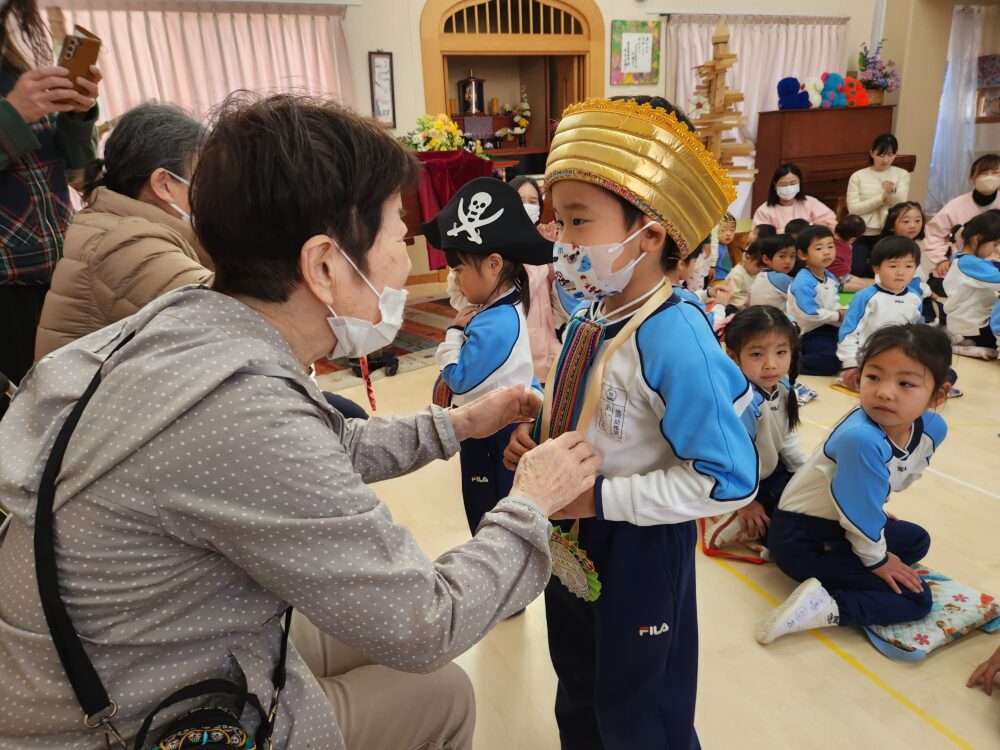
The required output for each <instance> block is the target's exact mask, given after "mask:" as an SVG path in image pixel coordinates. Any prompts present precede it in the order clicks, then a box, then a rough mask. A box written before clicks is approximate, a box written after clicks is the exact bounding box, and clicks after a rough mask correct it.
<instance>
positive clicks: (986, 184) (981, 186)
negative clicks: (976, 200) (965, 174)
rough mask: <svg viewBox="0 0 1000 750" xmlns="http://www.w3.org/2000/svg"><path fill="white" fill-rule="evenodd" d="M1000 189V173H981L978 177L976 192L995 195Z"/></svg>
mask: <svg viewBox="0 0 1000 750" xmlns="http://www.w3.org/2000/svg"><path fill="white" fill-rule="evenodd" d="M997 190H1000V175H993V174H981V175H979V177H977V178H976V192H977V193H979V194H980V195H993V193H995V192H996V191H997Z"/></svg>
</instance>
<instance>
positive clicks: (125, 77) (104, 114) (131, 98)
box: [47, 0, 354, 120]
mask: <svg viewBox="0 0 1000 750" xmlns="http://www.w3.org/2000/svg"><path fill="white" fill-rule="evenodd" d="M47 4H48V5H51V6H58V7H59V8H61V9H62V11H63V14H64V17H65V21H66V28H67V29H70V30H71V29H72V28H73V25H74V24H80V25H81V26H84V27H85V28H87V29H89V30H90V31H92V32H94V33H95V34H97V35H98V36H99V37H101V39H102V40H103V41H104V47H103V49H102V51H101V59H100V65H101V67H102V70H103V73H104V83H103V85H102V92H101V109H102V111H101V119H102V120H106V119H111V118H113V117H116V116H118V115H120V114H122V113H124V112H125V111H127V110H128V109H130V108H131V107H134V106H135V105H137V104H140V103H141V102H143V101H146V100H149V99H156V100H157V101H161V102H172V103H174V104H178V105H180V106H181V107H184V108H185V109H187V110H189V111H191V112H192V113H193V114H195V115H196V116H202V115H204V114H205V113H207V112H209V111H210V110H211V109H212V108H213V107H214V106H215V105H217V104H218V103H219V102H221V101H222V100H223V99H224V98H225V97H226V95H227V94H229V93H230V92H232V91H235V90H237V89H249V90H252V91H258V92H262V93H271V92H283V91H296V92H302V93H308V94H312V95H317V96H323V97H326V98H333V99H336V100H338V101H340V102H341V103H343V104H346V105H348V106H354V88H353V84H352V79H351V69H350V62H349V59H348V54H347V40H346V37H345V36H344V28H343V18H344V12H345V8H344V7H343V6H331V5H287V4H267V3H239V2H215V3H212V2H198V3H193V2H184V1H183V0H182V1H181V2H140V1H139V0H49V2H48V3H47ZM60 41H61V40H60Z"/></svg>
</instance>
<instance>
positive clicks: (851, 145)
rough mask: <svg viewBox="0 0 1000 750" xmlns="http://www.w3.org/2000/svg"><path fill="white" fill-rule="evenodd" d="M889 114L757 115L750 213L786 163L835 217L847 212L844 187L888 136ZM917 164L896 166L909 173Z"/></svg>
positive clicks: (901, 159)
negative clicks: (798, 171) (876, 142)
mask: <svg viewBox="0 0 1000 750" xmlns="http://www.w3.org/2000/svg"><path fill="white" fill-rule="evenodd" d="M892 111H893V107H860V108H855V109H846V108H845V109H783V110H778V111H777V112H761V113H760V115H759V117H760V119H759V121H758V125H757V164H756V166H757V178H756V179H755V180H754V183H753V205H752V206H751V209H750V210H751V212H753V211H756V210H757V207H758V206H759V205H760V204H761V203H764V202H765V201H766V200H767V191H768V188H769V186H770V182H771V176H772V175H773V174H774V170H775V169H777V168H778V166H779V165H781V164H786V163H788V162H792V163H794V164H795V165H796V166H798V168H799V169H801V170H802V188H803V190H804V191H805V193H806V194H807V195H812V196H814V197H816V198H819V199H820V200H821V201H823V202H824V203H825V204H826V205H828V206H829V207H830V208H831V209H833V210H834V211H837V209H838V207H840V208H843V210H845V211H846V202H845V201H844V200H843V199H844V198H845V196H846V195H847V182H848V180H849V179H850V177H851V175H852V174H853V173H854V172H856V171H857V170H859V169H864V168H865V167H867V166H868V152H869V150H870V149H871V145H872V141H873V140H875V136H877V135H880V134H882V133H891V132H892ZM905 147H906V144H905V143H901V144H900V148H905ZM916 163H917V157H916V156H913V155H899V156H897V157H896V161H895V166H897V167H901V168H902V169H905V170H907V171H909V172H912V171H913V168H914V166H915V165H916Z"/></svg>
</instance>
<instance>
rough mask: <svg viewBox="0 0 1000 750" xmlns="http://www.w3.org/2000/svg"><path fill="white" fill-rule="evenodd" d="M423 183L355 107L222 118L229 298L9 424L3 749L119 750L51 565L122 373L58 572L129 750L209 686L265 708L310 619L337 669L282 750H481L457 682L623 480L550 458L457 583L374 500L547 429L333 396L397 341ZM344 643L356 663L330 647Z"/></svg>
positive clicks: (92, 348)
mask: <svg viewBox="0 0 1000 750" xmlns="http://www.w3.org/2000/svg"><path fill="white" fill-rule="evenodd" d="M416 174H417V163H416V161H415V160H414V158H413V156H412V154H410V153H409V152H408V151H406V150H405V149H404V148H403V147H402V146H400V145H399V144H398V143H396V141H395V140H394V139H393V138H392V137H391V136H390V135H388V134H387V133H386V132H385V130H384V129H383V128H382V127H381V126H379V125H378V124H377V123H375V122H373V121H371V120H365V119H362V118H360V117H359V116H357V115H356V114H354V113H352V112H351V111H350V110H347V109H344V108H342V107H340V106H338V105H336V104H332V103H325V102H317V101H314V100H309V99H303V98H298V97H293V96H287V95H285V96H275V97H271V98H268V99H265V100H262V101H256V100H247V99H245V98H244V97H235V98H233V99H231V100H230V101H229V102H227V103H226V104H225V105H223V108H222V110H221V112H220V115H219V117H218V121H217V122H216V124H215V126H214V128H213V129H212V133H211V135H210V136H209V137H208V139H207V141H206V142H205V145H204V147H203V149H202V152H201V156H200V160H199V164H198V169H197V171H196V172H195V175H194V179H193V185H192V193H191V206H192V214H193V216H194V227H195V231H196V232H197V234H198V237H199V239H200V240H201V243H202V245H203V247H204V248H205V249H206V251H207V252H208V253H209V255H210V256H211V257H212V259H213V261H214V263H215V268H216V277H215V281H214V284H213V289H206V288H204V287H195V286H190V287H184V288H182V289H177V290H174V291H172V292H169V293H167V294H165V295H163V296H162V297H160V298H159V299H157V300H155V301H153V302H151V303H150V304H148V305H147V306H146V307H145V308H143V309H142V310H141V311H140V312H138V313H136V314H135V315H133V316H131V317H129V318H126V319H125V320H123V321H120V322H118V323H115V324H113V325H111V326H108V327H107V328H104V329H102V330H100V331H98V332H96V333H94V334H91V335H90V336H87V337H85V338H83V339H79V340H77V341H75V342H74V343H72V344H69V345H68V346H65V347H63V348H62V349H60V350H58V351H57V352H55V353H53V354H52V355H51V356H49V357H46V358H44V359H42V360H41V361H40V362H39V363H38V364H37V365H36V366H35V368H34V369H33V370H32V372H31V374H30V375H29V376H28V377H27V378H26V379H25V382H24V383H23V385H22V387H21V388H20V389H19V390H18V393H17V395H16V396H15V397H14V399H13V401H12V403H11V407H10V412H9V414H8V417H7V418H6V419H4V420H3V421H2V422H0V444H3V446H4V451H3V452H2V453H0V504H2V505H3V506H5V507H6V508H7V509H8V510H10V512H11V516H12V517H11V519H10V520H9V521H8V522H7V524H6V525H5V526H4V527H3V529H4V536H3V537H2V539H0V570H3V571H4V573H3V575H2V576H0V674H3V675H4V679H3V680H2V681H0V705H2V706H3V711H2V712H0V745H2V746H5V747H6V746H12V747H13V746H16V747H19V748H25V749H29V748H30V749H34V748H43V747H59V748H79V749H81V750H82V749H86V750H96V748H98V747H104V746H105V745H104V744H103V735H102V733H101V732H100V731H98V732H91V731H89V730H87V729H86V728H85V727H84V725H83V723H82V722H81V721H80V707H79V705H78V703H77V701H76V698H75V697H74V694H73V691H72V690H71V688H70V685H69V682H68V681H66V680H65V679H63V678H64V672H63V669H62V666H61V664H60V661H59V658H58V656H57V654H56V651H55V649H54V648H53V643H52V641H51V640H50V638H49V637H48V635H47V632H48V629H47V626H46V620H45V618H44V616H43V612H42V608H41V604H40V600H39V593H38V588H37V582H36V575H35V566H34V565H33V564H32V560H33V553H32V549H33V537H34V523H35V518H36V514H35V508H36V505H37V504H38V498H37V488H38V486H39V483H38V474H39V472H40V471H41V466H43V465H44V464H45V462H46V459H47V458H48V455H49V451H50V448H51V445H52V440H51V438H52V436H53V434H54V433H55V432H56V431H59V430H61V429H62V426H63V422H64V420H65V419H66V415H67V412H68V411H69V410H70V408H71V406H72V405H73V404H74V403H76V402H77V401H78V400H79V399H80V398H81V394H83V393H84V390H85V389H86V388H87V386H88V383H91V382H93V379H94V376H95V373H97V372H98V371H100V372H102V374H103V379H102V380H101V381H100V384H99V385H98V386H97V388H96V391H94V392H93V396H92V398H91V400H90V401H89V403H88V404H87V406H86V408H85V409H84V410H83V413H82V417H81V418H80V420H79V424H78V425H77V427H76V430H75V432H74V434H73V437H72V439H71V440H70V441H69V443H68V447H67V449H66V452H65V456H64V458H63V460H62V468H61V472H60V473H59V482H58V484H57V485H56V491H55V498H54V501H55V503H54V504H55V508H56V510H55V527H56V530H57V531H58V534H57V537H58V539H57V542H58V543H57V545H56V547H57V550H56V553H57V554H56V563H57V566H58V570H59V582H58V583H59V586H60V590H61V591H62V597H63V599H64V601H66V602H67V605H68V609H69V614H70V616H71V619H72V621H73V624H74V625H75V626H76V629H77V630H78V631H79V632H80V634H81V636H82V637H83V638H84V639H85V643H86V646H85V650H86V651H87V652H88V654H89V658H90V660H91V661H92V662H93V663H94V666H95V668H96V671H97V673H98V675H99V676H100V677H101V678H102V679H103V681H104V684H105V685H106V687H107V688H108V692H109V694H110V696H111V697H112V698H113V699H114V700H116V701H117V702H118V711H117V715H116V717H115V720H114V722H115V724H116V726H117V728H118V730H119V731H120V732H121V733H122V734H123V735H124V736H125V738H126V740H128V739H130V738H132V737H134V736H135V734H136V732H137V728H138V726H139V722H140V720H141V719H142V717H143V716H145V715H146V714H147V713H149V712H150V710H151V709H152V708H153V707H154V706H155V705H156V704H157V703H158V702H159V701H161V700H162V699H163V698H164V697H165V696H167V695H168V694H170V693H172V692H173V691H175V690H177V689H179V688H181V687H184V686H189V685H191V684H192V683H194V682H197V681H198V680H202V679H205V678H209V677H213V678H219V677H228V678H229V679H231V680H232V679H238V678H240V677H242V678H243V679H245V680H246V684H247V686H248V688H249V690H250V691H251V692H252V693H254V694H256V695H258V696H261V698H262V699H264V700H265V701H266V698H267V696H269V695H270V694H271V692H272V683H271V676H272V670H273V668H274V666H275V662H276V660H277V658H278V652H279V643H280V640H281V639H280V632H281V627H280V620H281V619H282V617H281V615H282V613H283V612H284V610H285V609H286V607H287V606H288V605H290V604H291V605H294V606H295V607H296V609H297V610H298V613H297V614H296V620H297V621H298V622H299V623H300V624H301V625H304V626H305V630H306V631H307V636H308V637H302V638H300V637H299V635H298V634H295V635H293V640H294V641H295V642H296V643H303V644H305V645H306V648H307V651H309V650H312V651H313V652H314V653H311V654H308V653H307V654H306V656H307V658H308V659H309V662H310V663H309V665H308V666H307V664H306V662H305V661H303V657H302V655H300V654H299V652H298V651H297V650H296V649H294V648H291V649H289V655H288V665H287V674H288V678H287V682H286V684H285V686H284V690H283V691H282V693H281V700H280V703H279V705H278V711H277V724H276V726H275V731H274V746H275V747H279V748H304V747H314V748H323V749H324V750H339V749H340V748H344V747H351V748H404V747H405V748H416V747H425V746H427V747H431V748H460V749H466V748H469V747H471V735H472V726H473V724H474V709H473V700H474V699H473V697H472V692H471V685H470V684H469V682H468V679H467V678H465V676H464V674H462V673H461V671H460V670H459V669H458V667H455V666H453V665H449V664H448V662H449V661H450V660H451V659H452V658H454V657H455V656H457V655H458V654H460V653H462V652H463V651H465V650H466V649H468V648H469V647H471V646H472V645H474V644H475V643H477V642H478V641H479V640H480V639H481V638H482V637H483V636H484V635H485V634H486V633H487V632H488V631H489V630H490V628H492V627H493V626H494V625H496V624H497V623H498V622H501V621H502V620H503V619H505V618H506V617H507V616H509V615H510V614H512V613H514V612H516V611H517V610H519V609H521V608H522V607H524V606H525V605H527V604H528V603H529V602H530V601H532V600H533V599H534V598H535V597H537V596H538V595H539V594H540V593H541V592H542V590H543V588H544V587H545V585H546V584H547V583H548V581H549V578H550V571H551V559H550V555H549V546H548V539H549V535H550V533H551V525H550V523H549V521H548V517H549V516H553V517H555V518H559V517H560V514H559V510H560V509H561V508H563V507H564V506H565V505H567V504H568V503H570V502H571V501H572V500H573V499H574V498H576V497H577V496H578V495H580V494H582V493H583V492H585V491H591V490H592V488H593V485H594V481H595V478H596V471H597V469H598V467H599V464H600V459H599V458H598V457H597V456H596V454H595V451H594V449H593V447H592V446H590V445H589V444H587V443H585V442H583V441H582V438H581V436H580V435H579V434H577V433H570V434H568V435H566V436H562V437H561V438H560V439H558V440H555V441H550V442H548V443H546V444H545V445H542V446H540V447H539V448H538V449H537V450H535V451H533V452H531V453H528V454H527V456H526V460H525V459H522V462H521V466H519V467H518V472H517V475H516V476H515V479H514V488H513V492H512V494H511V496H510V497H509V498H507V499H506V500H503V501H502V502H500V503H499V504H498V505H497V507H496V508H495V509H494V510H493V511H492V512H490V513H488V514H486V516H485V517H484V519H483V522H482V524H481V525H480V527H479V530H478V532H477V534H476V536H475V538H473V539H472V540H470V541H468V542H466V543H465V544H463V545H461V546H459V547H456V548H455V549H452V550H450V551H449V552H446V553H445V554H443V555H441V556H440V557H439V558H438V559H437V560H431V559H429V558H427V557H426V556H425V555H424V553H423V552H422V551H421V549H420V547H419V546H418V545H417V543H416V541H415V540H414V538H413V536H412V535H411V534H410V532H409V531H408V530H407V529H406V528H404V527H402V526H398V525H395V524H394V523H393V522H392V518H391V516H390V514H389V511H388V509H387V508H386V506H385V505H384V504H383V503H382V502H381V501H380V500H379V499H378V497H377V495H376V494H375V493H374V492H373V491H372V489H371V488H370V486H369V484H370V483H372V482H377V481H381V480H384V479H388V478H390V477H394V476H399V475H402V474H406V473H408V472H411V471H414V470H415V469H417V468H419V467H420V466H422V465H424V464H426V463H428V462H430V461H432V460H434V459H439V458H447V457H449V456H451V455H453V454H454V453H455V452H456V451H457V450H458V443H459V441H461V440H463V439H465V438H469V437H484V436H486V435H490V434H493V433H495V432H496V431H497V430H498V429H500V427H502V426H504V425H506V424H509V423H511V422H514V421H521V420H526V419H530V418H531V417H533V416H534V415H535V413H536V411H537V409H538V408H539V403H538V399H537V397H531V396H528V395H527V394H526V393H525V392H524V391H523V389H521V388H520V387H518V388H509V389H500V390H497V391H494V392H493V393H491V394H488V395H486V396H484V397H482V398H481V399H479V400H477V401H474V402H472V403H470V404H467V405H465V406H462V407H459V408H455V409H452V410H450V411H445V410H442V409H439V408H437V407H431V408H429V409H427V410H425V411H423V412H421V413H419V414H417V415H416V416H414V417H398V418H373V419H371V420H368V421H363V420H346V419H344V418H343V417H342V416H341V415H340V414H339V413H338V412H336V411H335V410H333V409H332V408H330V407H329V405H328V404H327V402H326V400H325V399H324V398H323V396H322V394H321V393H320V392H319V390H318V389H317V387H316V385H315V384H314V383H313V381H312V380H311V379H310V378H309V376H308V374H307V368H308V367H309V366H310V365H311V364H312V362H314V361H315V360H316V359H318V358H319V357H320V356H323V355H324V354H328V353H330V352H333V353H334V355H335V356H362V355H364V354H366V353H368V352H371V351H373V350H375V349H378V348H380V347H382V346H385V345H386V344H387V343H388V342H389V341H391V340H392V338H393V336H394V335H395V332H396V331H397V330H398V328H399V326H400V324H401V322H402V313H403V305H404V302H405V292H403V291H400V288H401V287H402V285H403V283H404V282H405V281H406V278H407V276H408V274H409V268H410V263H409V259H408V256H407V253H406V246H405V244H404V242H403V237H404V236H405V234H406V226H405V224H404V223H403V221H402V218H401V212H402V200H401V197H400V196H401V190H402V189H403V187H405V186H407V185H409V184H412V182H413V180H414V179H415V177H416ZM129 337H131V338H129ZM70 424H72V423H70ZM437 501H439V498H438V497H437V496H434V497H432V498H429V499H426V500H424V502H437ZM414 502H418V501H417V500H416V499H414ZM456 507H457V506H456ZM306 618H308V620H307V619H306ZM310 623H311V624H310ZM310 629H312V632H311V634H310V633H309V631H310ZM317 631H318V632H317ZM334 639H337V641H339V642H340V643H341V644H342V646H341V648H340V652H342V653H343V658H340V657H338V658H336V659H333V660H331V659H330V658H329V657H331V656H334V655H336V654H337V653H338V651H337V649H336V648H333V647H331V648H325V647H324V648H321V649H320V648H315V649H313V648H312V646H311V644H312V643H313V642H314V641H317V640H318V641H319V642H320V644H327V641H329V643H330V644H332V643H333V642H334ZM377 665H384V666H377ZM309 667H311V668H312V671H310V669H309ZM442 668H443V669H442ZM397 669H398V670H405V671H410V672H433V674H429V675H407V674H402V673H400V672H397V671H394V670H397ZM435 670H438V671H435ZM314 673H315V674H316V675H317V676H316V677H314ZM177 713H178V712H176V711H174V710H170V711H167V712H164V716H163V717H162V719H171V718H174V717H176V716H177ZM245 717H246V718H245V721H246V723H247V725H248V728H250V729H251V730H252V729H253V728H254V727H255V725H256V723H257V722H256V720H255V719H254V718H252V717H251V714H250V712H247V713H246V714H245ZM161 727H162V720H158V721H157V722H156V723H155V724H154V732H153V737H154V739H153V741H154V742H155V737H156V735H157V730H158V729H159V728H161Z"/></svg>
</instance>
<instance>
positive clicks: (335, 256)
mask: <svg viewBox="0 0 1000 750" xmlns="http://www.w3.org/2000/svg"><path fill="white" fill-rule="evenodd" d="M341 266H343V268H342V267H341ZM350 271H351V268H350V266H348V265H347V263H345V262H344V259H343V256H342V255H341V254H340V253H339V252H338V251H337V246H336V244H335V243H334V242H333V240H332V239H330V237H328V236H327V235H325V234H317V235H314V236H313V237H310V238H309V239H307V240H306V241H305V243H304V244H303V245H302V254H301V255H300V256H299V273H300V274H301V276H302V282H303V284H304V286H305V287H306V289H308V290H309V291H310V292H312V294H313V296H314V297H316V299H318V300H319V301H320V302H321V303H322V304H324V305H333V303H334V300H335V297H336V293H337V280H338V279H344V278H346V276H347V274H348V273H350Z"/></svg>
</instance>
